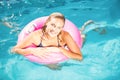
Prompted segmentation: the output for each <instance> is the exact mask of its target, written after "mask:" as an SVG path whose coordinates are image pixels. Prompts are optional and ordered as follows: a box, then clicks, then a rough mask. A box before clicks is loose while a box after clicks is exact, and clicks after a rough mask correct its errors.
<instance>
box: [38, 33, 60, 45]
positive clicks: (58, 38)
mask: <svg viewBox="0 0 120 80" xmlns="http://www.w3.org/2000/svg"><path fill="white" fill-rule="evenodd" d="M43 36H44V33H43V35H42V37H41V41H40V44H39V45H38V46H37V47H45V46H43V44H42V39H43ZM57 42H58V44H57V46H58V47H61V45H60V43H59V37H58V36H57Z"/></svg>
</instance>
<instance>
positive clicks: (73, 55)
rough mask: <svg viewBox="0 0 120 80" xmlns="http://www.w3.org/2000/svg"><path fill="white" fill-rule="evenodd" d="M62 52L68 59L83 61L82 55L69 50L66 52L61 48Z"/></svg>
mask: <svg viewBox="0 0 120 80" xmlns="http://www.w3.org/2000/svg"><path fill="white" fill-rule="evenodd" d="M60 51H61V52H62V53H63V54H64V55H65V56H67V57H69V58H71V59H75V60H82V55H81V54H78V53H73V52H71V51H69V50H66V49H64V48H60Z"/></svg>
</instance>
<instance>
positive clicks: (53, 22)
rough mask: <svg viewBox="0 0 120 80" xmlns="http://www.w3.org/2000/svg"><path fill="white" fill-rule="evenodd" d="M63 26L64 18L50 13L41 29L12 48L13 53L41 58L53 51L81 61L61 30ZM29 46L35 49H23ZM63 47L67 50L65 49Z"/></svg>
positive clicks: (67, 36) (70, 40)
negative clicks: (32, 45)
mask: <svg viewBox="0 0 120 80" xmlns="http://www.w3.org/2000/svg"><path fill="white" fill-rule="evenodd" d="M64 24H65V17H64V16H63V15H62V14H61V13H58V12H57V13H52V14H51V15H50V16H49V17H48V19H47V20H46V23H45V24H44V26H43V28H42V29H40V30H37V31H34V32H32V33H30V35H28V36H27V37H26V38H25V39H24V40H23V41H22V42H20V43H19V44H17V45H16V46H15V47H14V48H13V52H16V53H18V54H22V55H26V54H29V53H33V55H35V56H38V57H41V58H43V57H46V55H48V54H47V53H49V52H53V50H54V52H57V51H59V52H62V53H63V54H64V55H65V56H67V57H69V58H71V59H75V60H82V58H83V57H82V53H81V51H80V49H79V47H78V46H77V44H76V42H75V41H74V40H73V38H72V37H71V35H70V34H69V33H68V32H66V31H64V30H63V27H64ZM87 24H89V22H87ZM84 26H86V25H84ZM82 30H83V28H82ZM82 30H81V31H82ZM31 44H34V45H36V46H37V48H26V49H25V47H27V46H29V45H31ZM65 46H67V47H68V49H69V50H67V49H65Z"/></svg>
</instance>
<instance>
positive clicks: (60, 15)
mask: <svg viewBox="0 0 120 80" xmlns="http://www.w3.org/2000/svg"><path fill="white" fill-rule="evenodd" d="M52 18H59V19H61V20H63V22H64V23H65V17H64V15H63V14H61V13H59V12H54V13H52V14H51V15H50V16H49V17H48V19H47V20H46V22H45V24H44V26H43V28H42V31H43V32H45V30H46V27H47V25H46V24H47V23H48V22H49V21H50V20H51V19H52Z"/></svg>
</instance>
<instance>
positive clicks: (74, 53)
mask: <svg viewBox="0 0 120 80" xmlns="http://www.w3.org/2000/svg"><path fill="white" fill-rule="evenodd" d="M64 41H65V42H66V44H67V47H68V48H69V50H66V49H65V48H63V47H60V51H61V52H62V53H63V54H64V55H66V56H67V57H69V58H72V59H76V60H82V53H81V51H80V49H79V47H78V46H77V44H76V42H75V41H74V40H73V38H72V37H71V35H70V34H69V33H67V32H65V33H64Z"/></svg>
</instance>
